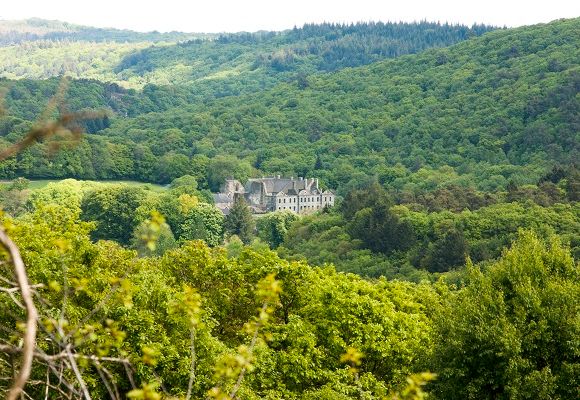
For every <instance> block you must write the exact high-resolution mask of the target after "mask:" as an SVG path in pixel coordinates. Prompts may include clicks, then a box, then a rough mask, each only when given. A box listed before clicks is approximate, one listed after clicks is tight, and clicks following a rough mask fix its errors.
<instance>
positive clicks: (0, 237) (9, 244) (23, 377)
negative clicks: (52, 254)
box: [0, 228, 38, 400]
mask: <svg viewBox="0 0 580 400" xmlns="http://www.w3.org/2000/svg"><path fill="white" fill-rule="evenodd" d="M0 243H1V244H2V246H4V248H5V249H6V250H8V253H9V254H10V259H11V260H12V264H13V265H14V274H15V276H16V281H17V283H18V286H19V287H20V293H21V295H22V300H23V303H24V304H23V305H24V307H25V310H26V329H25V331H24V344H23V346H22V365H21V366H20V372H19V373H18V375H16V378H15V379H14V383H13V384H12V387H11V388H10V391H9V392H8V396H7V400H16V399H17V398H18V396H19V395H20V394H21V393H22V390H23V389H24V385H25V384H26V381H27V380H28V378H29V377H30V370H31V368H32V359H33V358H34V349H35V346H36V329H37V326H36V319H37V318H38V311H37V310H36V307H35V306H34V301H33V300H32V291H31V290H30V286H29V284H28V276H27V275H26V268H25V266H24V262H23V261H22V257H21V256H20V251H19V250H18V247H17V246H16V244H14V242H13V241H12V239H10V237H8V235H7V234H6V232H5V231H4V229H3V228H0Z"/></svg>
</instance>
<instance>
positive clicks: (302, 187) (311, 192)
mask: <svg viewBox="0 0 580 400" xmlns="http://www.w3.org/2000/svg"><path fill="white" fill-rule="evenodd" d="M239 196H242V197H243V198H244V199H245V200H246V202H247V203H248V205H249V206H250V208H251V209H252V211H253V212H254V213H256V214H263V213H267V212H272V211H278V210H289V211H292V212H295V213H297V214H309V213H312V212H316V211H319V210H321V209H322V208H324V207H325V206H328V207H332V206H333V205H334V200H335V195H334V193H333V192H331V191H330V190H324V191H323V190H321V189H320V188H319V187H318V179H314V178H311V179H308V178H301V177H300V178H297V179H294V177H291V178H281V177H280V176H279V175H278V176H277V177H267V178H259V179H250V180H248V182H247V183H246V185H245V186H243V185H242V184H241V183H240V182H239V181H237V180H234V179H228V180H226V182H225V184H224V186H223V187H222V191H221V192H220V193H216V194H215V195H214V201H215V204H216V206H217V207H218V208H219V209H221V210H222V211H223V212H224V214H228V213H229V210H230V209H231V207H232V206H233V204H234V202H235V200H236V199H237V198H238V197H239Z"/></svg>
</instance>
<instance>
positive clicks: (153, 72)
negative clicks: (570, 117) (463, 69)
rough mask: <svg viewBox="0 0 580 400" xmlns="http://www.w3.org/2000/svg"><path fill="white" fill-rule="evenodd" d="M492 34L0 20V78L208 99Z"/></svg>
mask: <svg viewBox="0 0 580 400" xmlns="http://www.w3.org/2000/svg"><path fill="white" fill-rule="evenodd" d="M492 29H493V28H492V27H489V26H478V25H474V26H473V27H471V28H469V27H466V26H462V25H448V24H444V25H442V24H436V23H427V22H421V23H416V24H408V23H387V24H384V23H359V24H356V25H340V24H323V25H305V26H304V27H302V28H294V29H292V30H288V31H283V32H266V31H264V32H257V33H235V34H219V35H218V34H180V33H169V34H160V33H155V32H153V33H136V32H131V31H119V30H114V29H95V28H88V27H80V26H74V25H71V24H67V23H62V22H58V21H42V20H27V21H20V22H19V21H16V22H10V21H5V22H2V21H0V77H5V78H9V79H23V78H30V79H43V78H50V77H55V76H59V75H67V76H70V77H73V78H76V79H84V78H88V79H96V80H100V81H102V82H115V83H118V84H119V85H121V86H124V87H127V88H143V86H144V85H147V84H155V85H175V84H188V85H190V86H191V85H193V86H194V87H193V88H191V91H193V92H200V91H202V92H203V93H204V94H205V95H206V96H212V97H215V96H223V95H227V94H239V93H248V92H253V91H255V90H259V89H264V88H265V87H272V86H273V85H275V84H276V83H278V82H281V81H286V80H288V79H289V78H291V77H293V76H295V75H296V74H310V73H313V72H317V71H333V70H337V69H340V68H344V67H354V66H358V65H365V64H369V63H371V62H373V61H378V60H382V59H385V58H393V57H397V56H400V55H403V54H411V53H418V52H420V51H422V50H425V49H428V48H432V47H443V46H448V45H451V44H454V43H457V42H459V41H462V40H466V39H468V38H470V37H473V36H478V35H481V34H483V33H485V32H487V31H489V30H492ZM186 39H187V40H186ZM176 42H179V43H176ZM2 44H4V46H3V47H2ZM215 81H217V82H218V83H219V84H218V86H216V85H215V84H214V82H215Z"/></svg>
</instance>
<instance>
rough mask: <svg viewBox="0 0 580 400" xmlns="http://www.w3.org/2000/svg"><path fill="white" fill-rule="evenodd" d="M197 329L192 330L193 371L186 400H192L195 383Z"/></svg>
mask: <svg viewBox="0 0 580 400" xmlns="http://www.w3.org/2000/svg"><path fill="white" fill-rule="evenodd" d="M195 362H196V354H195V328H191V371H190V373H189V382H188V384H187V396H186V397H185V400H189V399H191V392H192V390H193V382H194V381H195Z"/></svg>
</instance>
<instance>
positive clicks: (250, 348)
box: [230, 302, 268, 399]
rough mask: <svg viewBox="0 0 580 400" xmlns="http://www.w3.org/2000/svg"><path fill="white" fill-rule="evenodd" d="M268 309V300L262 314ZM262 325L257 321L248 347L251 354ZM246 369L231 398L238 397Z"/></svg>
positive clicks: (240, 376)
mask: <svg viewBox="0 0 580 400" xmlns="http://www.w3.org/2000/svg"><path fill="white" fill-rule="evenodd" d="M267 309H268V302H265V303H264V304H263V305H262V309H261V310H260V314H262V313H265V312H266V310H267ZM261 327H262V323H261V322H260V321H258V322H256V330H255V331H254V336H252V341H251V342H250V346H249V347H248V352H249V354H250V355H252V353H253V351H254V347H256V341H257V340H258V332H259V330H260V328H261ZM246 371H247V369H246V367H243V368H242V370H241V371H240V375H239V376H238V380H237V382H236V384H235V386H234V388H233V389H232V392H231V393H230V399H235V398H236V394H237V393H238V390H240V387H241V386H242V381H243V380H244V376H245V375H246Z"/></svg>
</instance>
